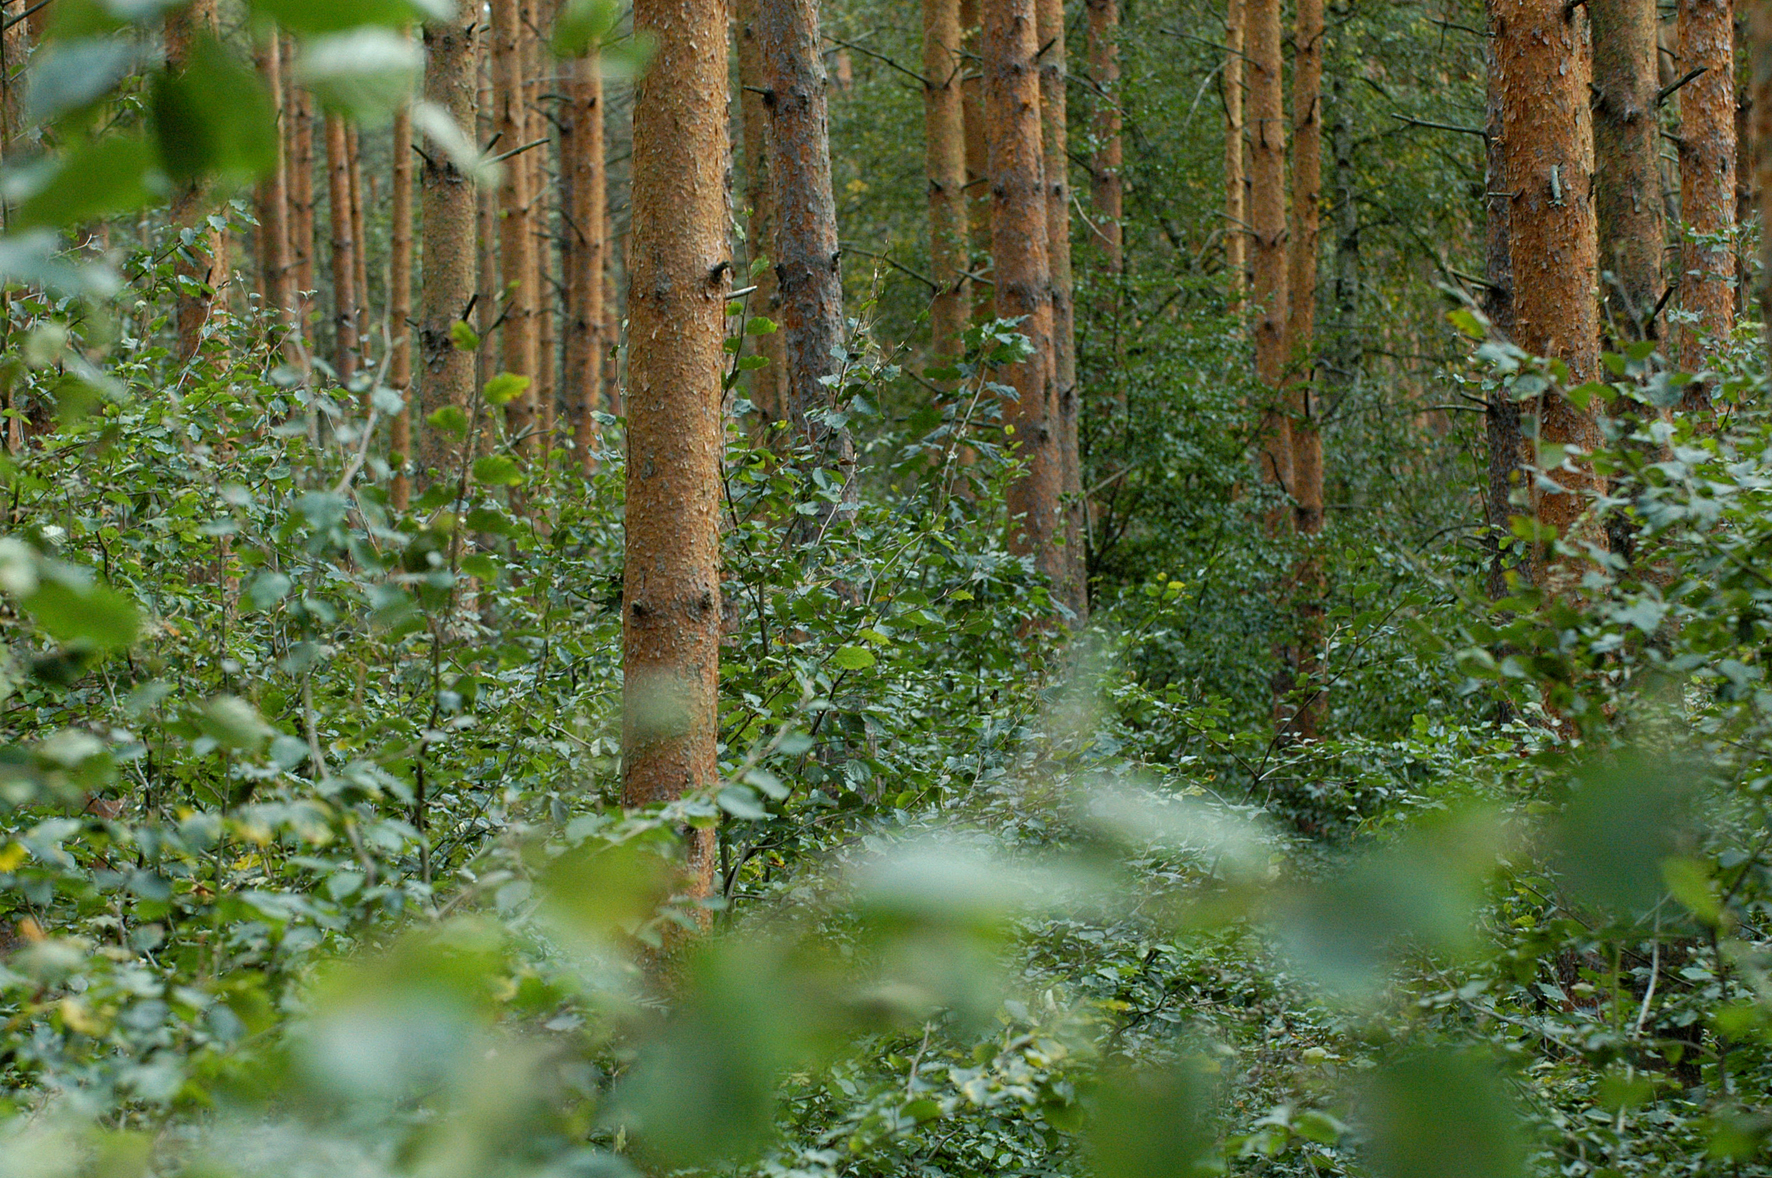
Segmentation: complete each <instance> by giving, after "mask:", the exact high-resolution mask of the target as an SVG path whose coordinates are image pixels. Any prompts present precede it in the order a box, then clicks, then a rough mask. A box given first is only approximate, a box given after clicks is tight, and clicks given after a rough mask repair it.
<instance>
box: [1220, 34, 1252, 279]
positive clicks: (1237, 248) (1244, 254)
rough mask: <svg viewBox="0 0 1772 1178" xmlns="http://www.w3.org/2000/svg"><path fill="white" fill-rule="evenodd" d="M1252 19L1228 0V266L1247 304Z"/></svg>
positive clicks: (1226, 268)
mask: <svg viewBox="0 0 1772 1178" xmlns="http://www.w3.org/2000/svg"><path fill="white" fill-rule="evenodd" d="M1247 27H1248V21H1247V15H1246V12H1245V0H1226V4H1225V17H1224V43H1225V47H1226V50H1227V52H1226V53H1225V55H1224V71H1223V75H1222V76H1223V79H1224V81H1223V87H1224V268H1225V270H1226V271H1227V273H1228V274H1229V276H1230V289H1231V302H1232V305H1233V306H1235V307H1241V306H1242V305H1243V293H1244V291H1245V290H1246V289H1247V288H1248V283H1249V209H1248V205H1247V202H1246V201H1245V200H1244V195H1245V191H1246V188H1247V185H1248V174H1247V171H1246V170H1245V168H1244V166H1243V157H1244V155H1245V153H1246V152H1247V151H1248V133H1247V131H1246V130H1245V128H1244V124H1243V99H1244V94H1243V87H1244V82H1243V74H1244V70H1243V57H1244V55H1243V46H1244V41H1245V34H1246V32H1247Z"/></svg>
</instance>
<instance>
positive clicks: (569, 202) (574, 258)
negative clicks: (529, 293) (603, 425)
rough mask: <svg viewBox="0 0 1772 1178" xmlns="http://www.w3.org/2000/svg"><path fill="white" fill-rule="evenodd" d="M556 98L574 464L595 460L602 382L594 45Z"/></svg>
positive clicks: (600, 186)
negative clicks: (559, 100) (561, 98)
mask: <svg viewBox="0 0 1772 1178" xmlns="http://www.w3.org/2000/svg"><path fill="white" fill-rule="evenodd" d="M565 68H566V71H567V75H566V93H565V101H564V102H562V103H561V104H560V184H561V188H562V192H561V200H562V202H563V203H564V205H565V211H566V216H565V221H566V224H565V227H564V236H563V237H562V238H561V247H560V266H561V269H562V271H563V272H564V279H565V288H566V307H565V315H566V341H565V343H566V347H565V358H564V361H563V366H562V368H561V372H560V375H561V378H562V379H561V382H560V387H561V391H562V392H563V393H564V394H565V396H566V404H567V405H568V406H569V407H570V410H571V413H572V448H573V452H574V454H575V455H576V457H577V459H578V464H579V468H580V469H581V470H584V471H585V472H587V473H588V472H590V471H591V470H593V469H594V468H595V466H596V450H597V416H596V415H597V414H598V413H599V412H601V411H602V408H603V404H602V400H601V395H602V388H603V344H602V340H603V267H604V265H605V264H606V260H607V258H606V255H607V253H608V250H607V248H606V242H605V239H604V236H603V235H604V232H605V227H604V224H603V222H604V220H605V216H606V214H605V211H604V204H605V202H606V200H607V199H608V193H607V187H606V184H607V182H606V180H605V178H604V174H603V154H604V146H603V74H602V69H601V66H600V64H599V61H598V54H597V52H596V50H594V49H593V50H592V51H591V52H590V54H589V55H588V56H585V57H581V58H579V59H578V60H576V61H569V62H567V63H566V65H565Z"/></svg>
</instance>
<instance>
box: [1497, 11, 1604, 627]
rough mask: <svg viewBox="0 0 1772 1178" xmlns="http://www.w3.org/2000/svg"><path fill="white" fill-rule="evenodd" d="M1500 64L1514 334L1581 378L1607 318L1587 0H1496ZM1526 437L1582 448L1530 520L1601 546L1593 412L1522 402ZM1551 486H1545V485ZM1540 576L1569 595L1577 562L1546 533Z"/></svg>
mask: <svg viewBox="0 0 1772 1178" xmlns="http://www.w3.org/2000/svg"><path fill="white" fill-rule="evenodd" d="M1491 3H1492V4H1493V6H1494V8H1493V11H1494V14H1495V17H1494V19H1495V23H1494V28H1495V34H1496V35H1495V66H1496V71H1497V74H1498V81H1499V86H1500V95H1499V97H1500V102H1501V135H1500V143H1501V161H1500V162H1501V171H1502V183H1501V186H1500V188H1499V189H1497V191H1501V192H1506V193H1508V194H1509V199H1510V200H1511V202H1512V208H1511V210H1510V216H1509V226H1508V253H1509V259H1510V270H1511V272H1512V276H1513V323H1514V341H1515V342H1516V343H1517V344H1519V345H1520V347H1522V348H1524V349H1525V350H1526V351H1528V352H1530V353H1532V354H1533V355H1538V356H1548V357H1552V358H1555V359H1558V360H1561V361H1563V363H1565V364H1566V365H1567V366H1568V369H1569V379H1570V380H1571V382H1573V383H1575V384H1580V383H1582V382H1584V381H1587V380H1592V379H1594V378H1595V376H1596V375H1597V374H1598V370H1599V316H1598V304H1597V303H1596V301H1595V299H1594V292H1595V289H1596V285H1597V279H1598V268H1599V245H1598V238H1597V236H1596V228H1595V222H1594V206H1593V201H1592V198H1591V196H1590V191H1591V189H1590V184H1589V177H1588V171H1587V167H1588V163H1587V161H1588V160H1589V159H1591V158H1592V156H1591V152H1592V150H1593V140H1592V135H1593V125H1592V121H1591V119H1590V117H1589V110H1588V102H1589V84H1590V82H1591V80H1592V61H1591V59H1590V58H1589V56H1588V54H1587V52H1586V48H1585V45H1586V38H1585V34H1586V30H1585V29H1584V28H1583V27H1582V25H1583V16H1582V14H1581V10H1580V9H1578V8H1570V7H1569V6H1568V5H1566V4H1565V3H1564V2H1563V0H1491ZM1521 409H1522V413H1523V417H1524V419H1525V429H1524V433H1525V436H1526V440H1527V442H1528V443H1532V442H1536V450H1537V452H1538V453H1544V452H1545V447H1547V446H1558V447H1574V448H1576V449H1577V453H1576V454H1575V455H1573V456H1571V457H1569V458H1568V459H1566V460H1565V461H1564V462H1563V463H1557V464H1553V465H1554V467H1555V468H1554V469H1552V470H1550V471H1548V472H1547V473H1546V475H1545V476H1544V477H1543V478H1531V479H1528V480H1527V481H1526V485H1527V488H1528V494H1529V496H1530V500H1531V505H1532V516H1533V518H1534V519H1535V520H1536V521H1537V522H1538V524H1539V526H1540V528H1541V529H1554V530H1555V532H1556V534H1557V535H1558V536H1560V537H1562V538H1563V539H1565V540H1568V541H1570V542H1571V543H1581V542H1587V543H1590V544H1604V542H1605V535H1604V533H1603V532H1602V531H1599V530H1598V529H1595V528H1593V527H1591V526H1588V525H1587V524H1586V519H1587V502H1586V498H1585V497H1586V495H1587V494H1589V493H1591V492H1594V491H1596V490H1598V489H1599V483H1598V481H1597V480H1596V479H1595V477H1594V474H1593V469H1592V466H1591V463H1590V462H1589V461H1588V460H1586V459H1585V458H1583V457H1582V456H1581V454H1580V452H1581V451H1591V450H1592V449H1593V448H1594V447H1596V446H1597V445H1598V444H1599V441H1600V436H1599V427H1598V425H1597V424H1596V423H1595V421H1594V418H1593V416H1592V415H1591V414H1590V413H1589V412H1587V411H1585V410H1583V409H1581V408H1580V407H1578V406H1577V405H1576V404H1575V403H1574V402H1572V401H1571V400H1569V398H1568V397H1567V396H1565V395H1564V394H1563V391H1562V390H1560V389H1548V390H1546V391H1545V392H1543V393H1541V394H1539V395H1538V396H1536V397H1534V398H1531V399H1529V400H1527V401H1524V402H1523V403H1522V405H1521ZM1547 482H1548V488H1547ZM1532 574H1533V581H1534V583H1535V584H1536V585H1538V586H1539V587H1540V588H1542V589H1544V590H1546V591H1547V592H1550V593H1552V594H1559V593H1563V592H1566V591H1568V590H1569V589H1570V588H1571V587H1572V586H1573V584H1574V583H1575V582H1576V580H1577V579H1578V578H1579V576H1580V567H1579V562H1577V561H1570V560H1562V559H1559V558H1557V557H1556V556H1555V554H1554V553H1553V551H1552V550H1551V547H1550V545H1549V544H1548V543H1547V542H1545V541H1543V540H1540V542H1538V543H1537V544H1535V546H1534V550H1533V556H1532Z"/></svg>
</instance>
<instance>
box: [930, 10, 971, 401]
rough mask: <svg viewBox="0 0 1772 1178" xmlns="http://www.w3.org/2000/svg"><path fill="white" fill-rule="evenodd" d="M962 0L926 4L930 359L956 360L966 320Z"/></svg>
mask: <svg viewBox="0 0 1772 1178" xmlns="http://www.w3.org/2000/svg"><path fill="white" fill-rule="evenodd" d="M960 37H961V33H960V4H959V0H923V161H924V171H925V172H926V173H927V175H928V178H929V279H930V281H931V282H933V283H934V284H935V297H934V300H933V302H932V303H931V304H930V308H929V320H930V329H931V331H930V334H931V346H930V356H931V358H932V359H933V360H934V361H935V363H936V365H938V366H945V365H949V364H952V363H953V362H954V361H955V360H957V359H959V357H960V355H961V353H962V351H963V350H964V345H963V343H962V340H961V335H962V333H963V332H964V331H965V330H966V318H967V313H968V305H967V294H968V293H969V287H968V284H967V278H966V270H967V264H966V116H965V101H964V97H963V95H962V93H961V86H962V83H961V74H962V72H963V71H964V68H965V62H964V58H963V56H962V49H961V44H960Z"/></svg>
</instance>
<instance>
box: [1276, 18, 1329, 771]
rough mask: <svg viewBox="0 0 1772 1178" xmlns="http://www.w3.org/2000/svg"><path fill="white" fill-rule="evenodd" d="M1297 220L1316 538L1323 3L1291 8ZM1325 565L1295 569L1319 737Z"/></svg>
mask: <svg viewBox="0 0 1772 1178" xmlns="http://www.w3.org/2000/svg"><path fill="white" fill-rule="evenodd" d="M1293 13H1294V24H1293V37H1292V45H1293V56H1292V220H1291V228H1290V232H1289V234H1288V241H1287V245H1288V250H1289V254H1288V258H1287V270H1286V309H1287V313H1286V349H1287V352H1288V353H1289V354H1290V357H1291V364H1292V368H1293V372H1292V381H1291V386H1290V394H1289V397H1288V401H1289V407H1288V418H1289V421H1288V425H1289V427H1290V429H1291V431H1292V502H1293V522H1294V524H1295V526H1296V527H1297V529H1298V531H1299V532H1300V533H1301V534H1303V535H1306V536H1314V535H1317V534H1318V533H1320V532H1321V531H1322V530H1323V434H1322V407H1321V401H1320V398H1319V389H1318V386H1317V380H1318V377H1319V375H1320V372H1321V364H1320V363H1319V352H1318V350H1319V343H1318V340H1317V264H1318V252H1319V237H1320V232H1321V227H1322V210H1321V203H1322V193H1323V33H1324V29H1323V0H1297V2H1296V5H1295V6H1294V9H1293ZM1323 609H1324V606H1323V566H1322V563H1321V562H1320V561H1318V560H1317V559H1315V557H1311V558H1308V559H1306V560H1305V562H1304V563H1303V564H1302V565H1301V566H1300V568H1299V570H1298V594H1297V614H1298V621H1299V638H1298V652H1297V657H1296V670H1297V674H1298V680H1299V686H1300V689H1301V690H1302V691H1303V693H1304V694H1303V697H1302V699H1301V701H1300V703H1299V706H1298V709H1297V711H1296V712H1295V713H1294V715H1293V717H1292V729H1293V731H1294V733H1296V734H1297V735H1298V736H1299V737H1301V738H1303V739H1307V740H1308V739H1314V738H1315V737H1316V736H1317V734H1318V730H1319V728H1320V727H1321V725H1322V719H1323V716H1324V714H1325V711H1326V708H1325V706H1324V705H1325V696H1324V694H1323V691H1322V687H1321V684H1320V683H1319V681H1318V680H1319V676H1320V671H1321V660H1320V658H1319V654H1318V648H1319V647H1320V646H1321V645H1322V640H1323Z"/></svg>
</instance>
